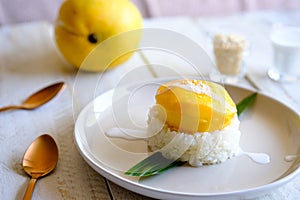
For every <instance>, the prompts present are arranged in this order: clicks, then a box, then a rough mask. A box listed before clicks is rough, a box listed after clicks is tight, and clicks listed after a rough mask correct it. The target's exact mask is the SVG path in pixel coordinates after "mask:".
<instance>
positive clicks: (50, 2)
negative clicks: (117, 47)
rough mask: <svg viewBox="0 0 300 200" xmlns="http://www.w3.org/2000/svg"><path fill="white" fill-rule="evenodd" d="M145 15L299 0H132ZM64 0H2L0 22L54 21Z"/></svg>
mask: <svg viewBox="0 0 300 200" xmlns="http://www.w3.org/2000/svg"><path fill="white" fill-rule="evenodd" d="M132 1H133V2H134V3H135V4H136V5H137V6H138V8H139V9H140V11H141V12H142V14H143V16H144V17H161V16H174V15H190V16H212V15H229V14H232V13H235V12H241V11H255V10H264V9H276V10H286V9H297V8H298V9H299V8H300V0H132ZM62 2H63V0H0V24H11V23H20V22H27V21H35V20H46V21H49V22H54V21H55V17H56V15H57V11H58V8H59V6H60V4H61V3H62Z"/></svg>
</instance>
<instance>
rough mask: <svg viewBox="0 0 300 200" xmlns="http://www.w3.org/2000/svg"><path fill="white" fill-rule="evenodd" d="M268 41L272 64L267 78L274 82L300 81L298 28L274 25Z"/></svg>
mask: <svg viewBox="0 0 300 200" xmlns="http://www.w3.org/2000/svg"><path fill="white" fill-rule="evenodd" d="M270 39H271V42H272V47H273V62H272V65H271V67H270V68H269V70H268V76H269V77H270V78H271V79H272V80H274V81H281V82H293V81H299V80H300V26H297V25H283V24H274V25H273V27H272V30H271V34H270Z"/></svg>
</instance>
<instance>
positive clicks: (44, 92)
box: [0, 82, 65, 112]
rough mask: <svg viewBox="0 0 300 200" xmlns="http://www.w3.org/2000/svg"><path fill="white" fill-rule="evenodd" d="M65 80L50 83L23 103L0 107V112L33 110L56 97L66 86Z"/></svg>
mask: <svg viewBox="0 0 300 200" xmlns="http://www.w3.org/2000/svg"><path fill="white" fill-rule="evenodd" d="M64 85H65V83H64V82H58V83H55V84H52V85H49V86H47V87H45V88H43V89H41V90H39V91H37V92H35V93H34V94H32V95H31V96H30V97H28V98H27V99H26V100H25V101H24V102H23V103H22V104H21V105H12V106H5V107H3V108H0V112H2V111H5V110H10V109H25V110H32V109H35V108H37V107H39V106H41V105H43V104H45V103H47V102H48V101H50V100H51V99H52V98H54V97H55V96H56V95H57V94H58V93H59V91H61V90H62V89H63V88H64Z"/></svg>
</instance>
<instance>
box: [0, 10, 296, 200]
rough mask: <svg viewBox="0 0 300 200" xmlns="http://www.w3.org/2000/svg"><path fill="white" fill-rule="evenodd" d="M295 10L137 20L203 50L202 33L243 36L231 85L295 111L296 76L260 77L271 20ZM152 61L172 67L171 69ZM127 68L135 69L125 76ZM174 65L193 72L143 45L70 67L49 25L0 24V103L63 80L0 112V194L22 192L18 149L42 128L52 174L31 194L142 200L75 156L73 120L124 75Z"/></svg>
mask: <svg viewBox="0 0 300 200" xmlns="http://www.w3.org/2000/svg"><path fill="white" fill-rule="evenodd" d="M298 13H299V12H296V11H295V12H289V13H284V12H269V13H268V12H261V13H254V14H251V13H250V14H247V13H246V14H241V15H235V16H229V17H223V18H205V19H204V18H189V17H172V18H156V19H147V20H144V27H148V28H163V29H168V30H171V31H175V32H177V33H180V34H182V35H184V36H185V37H187V38H188V39H190V40H192V41H193V42H195V43H196V44H198V45H201V46H202V47H203V48H204V49H205V50H206V51H207V52H208V54H209V55H210V56H211V43H210V42H209V41H210V40H209V34H210V33H212V32H214V31H218V30H219V29H220V28H226V29H232V30H235V31H238V32H241V33H242V32H243V33H246V34H248V35H250V38H251V39H250V40H251V41H250V42H251V49H250V54H249V57H248V59H247V65H246V67H247V75H246V77H245V78H244V79H241V80H239V81H238V82H237V83H235V84H238V85H242V86H247V87H252V88H256V89H259V90H260V91H262V92H264V93H267V94H269V95H270V96H273V97H276V98H277V99H279V100H280V101H283V102H285V103H287V104H289V105H290V106H292V107H293V108H295V110H296V111H297V112H298V113H300V103H299V102H300V93H299V89H300V83H299V82H296V83H291V84H284V83H280V84H279V83H275V82H273V81H271V80H269V79H268V77H267V76H266V71H267V69H268V67H269V66H270V63H271V60H272V57H271V56H272V49H271V45H270V41H269V40H268V34H269V31H270V27H271V24H272V23H273V22H276V21H278V20H279V21H280V20H281V21H284V20H285V21H291V20H294V21H297V22H299V21H300V15H299V14H298ZM170 42H171V41H170ZM157 65H161V66H172V67H173V68H172V69H174V70H169V68H168V67H166V68H163V69H162V68H161V67H159V66H157ZM141 66H145V67H141ZM135 70H138V71H137V72H138V74H135V75H132V74H134V73H133V72H134V71H135ZM200 70H201V73H202V75H203V76H204V77H207V76H208V74H209V73H210V71H211V70H212V68H211V66H209V65H204V66H200ZM175 72H176V73H178V74H181V75H197V74H195V73H196V72H195V71H194V70H193V68H191V67H190V66H188V65H187V64H186V63H185V62H182V60H180V59H178V57H176V56H174V54H168V53H164V52H157V51H151V50H145V51H141V52H139V53H135V54H134V55H133V57H132V58H131V59H130V60H128V62H126V63H124V64H122V65H121V66H119V67H117V68H114V69H112V70H110V71H107V72H104V73H103V74H100V73H88V72H83V71H77V70H76V69H74V68H73V67H72V66H70V65H68V64H67V63H66V62H65V61H63V59H62V57H61V56H60V54H59V52H58V50H57V48H56V46H55V42H54V35H53V26H52V24H49V23H46V22H33V23H27V24H16V25H11V26H3V27H0V106H5V105H9V104H19V103H20V102H22V101H23V100H24V99H25V98H26V97H27V96H28V95H29V94H31V93H32V92H33V91H36V90H37V89H40V88H42V87H43V86H46V85H48V84H50V83H53V82H56V81H65V82H66V84H67V88H66V89H65V90H64V91H63V92H62V93H61V94H60V95H59V96H58V97H56V98H55V99H53V100H52V101H51V102H49V103H48V104H46V105H44V106H43V107H41V108H39V109H37V110H34V111H23V110H15V111H7V112H3V113H0V122H1V123H0V149H1V154H0V177H1V179H0V185H1V186H0V199H20V198H22V196H23V194H24V192H25V189H26V186H27V184H28V182H29V177H28V176H27V175H26V174H25V173H24V172H23V170H22V166H21V161H22V156H23V154H24V151H25V150H26V148H27V147H28V146H29V144H30V143H31V142H32V141H33V140H34V139H35V138H36V137H37V136H38V135H40V134H42V133H51V134H52V135H53V136H54V138H55V139H56V141H57V143H58V146H59V150H60V159H59V163H58V165H57V168H56V170H55V171H54V173H53V174H51V175H50V176H47V177H46V178H43V179H41V180H39V181H38V183H37V185H36V188H35V191H34V195H33V199H147V198H148V197H145V196H142V195H140V194H137V193H134V192H132V191H129V190H127V189H124V188H122V187H120V186H118V185H116V184H114V183H113V182H111V181H109V180H107V179H106V178H104V177H103V176H101V175H99V174H98V173H97V172H95V171H94V170H93V169H92V168H91V167H90V166H89V165H88V164H87V163H86V162H85V161H84V160H83V158H82V157H81V156H80V154H79V152H78V150H77V148H76V145H75V143H74V138H73V137H74V125H75V120H76V117H77V115H78V114H79V112H80V111H81V109H82V108H84V107H85V106H86V105H87V104H88V103H89V102H90V101H92V100H93V98H94V97H96V96H97V95H100V94H102V93H103V92H105V91H107V90H109V89H113V88H114V87H116V86H117V85H118V84H119V83H120V81H122V80H123V79H125V78H126V79H128V80H129V81H130V82H134V81H143V80H150V79H153V78H159V77H167V76H173V75H175V74H176V73H175ZM100 75H101V80H102V82H101V87H98V88H97V89H96V90H95V88H93V84H94V83H95V81H97V80H98V78H99V76H100ZM127 75H128V76H127ZM79 83H80V84H79ZM74 85H76V88H75V89H74ZM296 91H297V92H296ZM299 196H300V177H299V176H298V177H296V178H295V179H294V180H292V181H291V182H290V183H288V184H286V185H284V186H283V187H280V188H279V189H276V190H274V191H271V192H270V193H267V194H265V195H263V196H259V197H257V199H259V200H266V199H276V200H277V199H278V200H279V199H280V200H282V199H291V200H293V199H297V197H299Z"/></svg>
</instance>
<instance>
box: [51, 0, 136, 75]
mask: <svg viewBox="0 0 300 200" xmlns="http://www.w3.org/2000/svg"><path fill="white" fill-rule="evenodd" d="M140 28H142V16H141V14H140V12H139V10H138V9H137V8H136V7H135V5H134V4H132V3H131V2H130V1H129V0H66V1H64V2H63V3H62V5H61V7H60V9H59V14H58V17H57V20H56V24H55V40H56V44H57V47H58V49H59V50H60V52H61V54H62V55H63V57H64V58H65V59H66V60H67V61H68V62H69V63H70V64H72V65H73V66H74V67H77V68H79V67H80V65H81V64H82V63H83V61H84V59H85V58H86V57H87V56H88V55H89V53H90V52H91V51H92V50H94V49H95V47H96V46H97V45H98V44H100V43H101V42H103V41H105V40H107V39H108V38H110V37H112V36H115V35H118V34H120V33H123V32H127V31H131V30H135V29H140ZM130 39H131V40H132V41H131V43H130V44H131V45H132V44H134V45H135V46H137V45H138V43H139V40H140V38H139V37H130ZM126 44H128V41H127V43H126V41H124V42H120V40H119V41H118V43H116V42H113V43H112V44H111V45H109V46H108V48H109V49H108V48H106V51H101V55H97V56H98V57H105V56H108V57H109V56H111V55H108V54H113V53H114V52H116V51H118V49H119V48H126ZM106 47H107V44H106ZM130 55H131V54H128V55H127V56H121V57H122V58H119V59H117V60H115V61H114V62H113V63H111V64H110V65H109V67H114V66H116V65H118V64H120V63H123V62H124V61H126V60H127V59H128V58H129V57H130ZM106 68H107V66H103V63H101V62H99V63H98V64H97V66H95V65H93V66H89V65H84V66H82V68H81V69H83V70H88V71H103V70H105V69H106Z"/></svg>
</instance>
